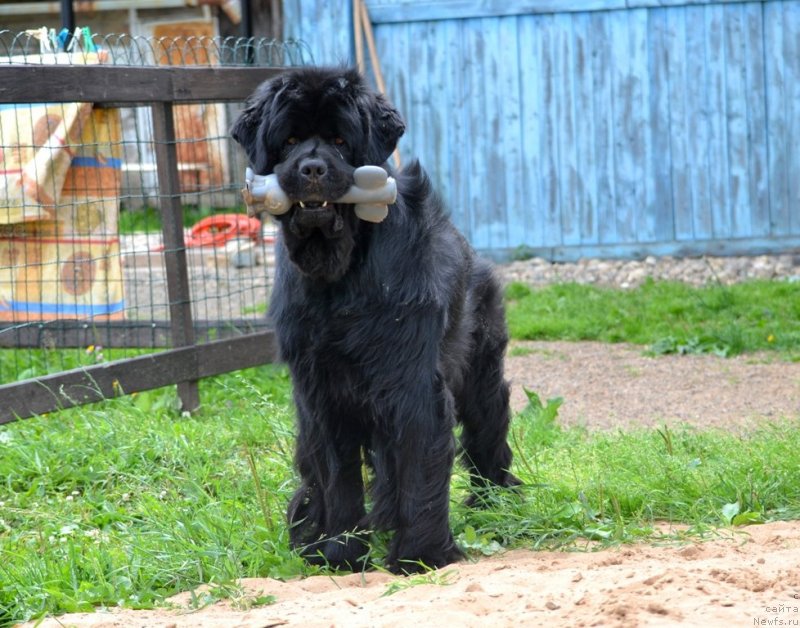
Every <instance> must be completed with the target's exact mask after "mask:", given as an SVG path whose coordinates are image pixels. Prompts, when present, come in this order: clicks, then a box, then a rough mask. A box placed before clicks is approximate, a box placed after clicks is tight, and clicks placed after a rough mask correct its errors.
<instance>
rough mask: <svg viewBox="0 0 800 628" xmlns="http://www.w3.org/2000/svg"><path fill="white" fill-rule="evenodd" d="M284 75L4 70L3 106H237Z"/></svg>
mask: <svg viewBox="0 0 800 628" xmlns="http://www.w3.org/2000/svg"><path fill="white" fill-rule="evenodd" d="M281 72H283V69H282V68H262V67H249V68H241V67H224V66H221V67H213V68H208V67H145V68H141V67H131V66H113V65H109V66H104V65H97V66H86V65H59V66H53V65H33V64H27V65H0V102H3V103H35V102H61V101H69V102H104V103H113V104H115V105H133V104H152V103H168V102H169V103H188V102H201V101H203V102H237V101H240V100H244V99H245V98H247V97H248V96H249V95H250V94H251V93H252V92H253V90H254V89H255V87H256V86H257V85H258V84H259V83H261V82H262V81H265V80H267V79H269V78H272V77H274V76H277V75H278V74H280V73H281Z"/></svg>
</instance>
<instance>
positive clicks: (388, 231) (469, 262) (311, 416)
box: [231, 68, 519, 572]
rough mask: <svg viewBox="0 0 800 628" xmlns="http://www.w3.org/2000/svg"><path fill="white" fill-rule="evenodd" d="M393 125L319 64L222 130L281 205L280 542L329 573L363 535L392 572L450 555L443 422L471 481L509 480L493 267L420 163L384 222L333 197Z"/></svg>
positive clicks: (359, 84)
mask: <svg viewBox="0 0 800 628" xmlns="http://www.w3.org/2000/svg"><path fill="white" fill-rule="evenodd" d="M404 130H405V125H404V123H403V120H402V119H401V117H400V115H399V114H398V112H397V111H396V110H395V109H394V108H393V107H392V106H391V105H390V104H389V103H388V102H387V101H386V100H385V99H384V98H383V97H382V96H381V95H378V94H376V93H374V92H373V91H371V90H370V89H369V88H368V87H367V86H366V84H365V83H364V81H363V80H362V78H361V77H360V76H359V74H358V73H357V72H356V71H354V70H344V69H332V68H305V69H299V70H292V71H288V72H286V73H284V74H282V75H281V76H279V77H278V78H275V79H273V80H270V81H268V82H266V83H264V84H263V85H261V86H260V87H259V88H258V89H257V90H256V91H255V93H254V94H253V95H252V96H251V98H250V99H249V100H248V102H247V103H246V105H245V109H244V110H243V112H242V113H241V114H240V116H239V118H238V119H237V120H236V122H235V123H234V125H233V127H232V129H231V135H232V136H233V138H234V139H235V140H236V141H237V142H239V143H240V144H241V145H242V146H243V147H244V149H245V151H246V152H247V156H248V158H249V161H250V165H251V167H252V168H253V170H254V171H255V172H256V173H257V174H260V175H266V174H270V173H273V172H274V173H275V174H277V176H278V180H279V182H280V187H281V188H282V189H283V190H284V192H285V193H286V194H287V195H288V197H289V198H290V199H291V202H292V203H293V205H292V207H291V208H290V209H289V210H288V211H287V212H286V213H284V214H282V215H280V216H278V217H277V219H278V221H279V223H280V232H281V237H280V241H279V243H278V245H277V253H276V255H277V262H276V274H275V284H274V289H273V292H272V297H271V304H270V315H271V317H272V320H273V322H274V324H275V328H276V333H277V338H278V344H279V347H280V351H281V356H282V358H283V359H284V360H285V361H286V362H287V363H288V365H289V368H290V371H291V375H292V379H293V383H294V397H295V403H296V405H297V420H298V426H297V450H296V459H295V462H296V465H297V469H298V472H299V474H300V478H301V484H300V487H299V488H298V489H297V492H296V493H295V495H294V497H293V499H292V500H291V503H290V505H289V509H288V520H289V524H290V526H291V529H290V540H291V544H292V546H293V547H294V548H296V549H297V550H298V551H300V552H301V553H302V555H303V556H304V557H305V558H306V559H307V560H309V561H310V562H314V563H318V564H328V565H331V566H333V567H336V568H344V569H360V568H363V567H364V566H365V561H366V560H367V556H368V552H369V545H368V537H369V531H372V530H381V531H391V532H393V537H392V541H391V544H390V547H389V553H388V556H387V558H386V566H387V567H388V568H389V569H391V570H393V571H396V572H403V571H405V572H414V571H419V570H421V569H424V568H425V567H440V566H442V565H445V564H447V563H450V562H452V561H455V560H458V559H459V558H461V557H462V553H461V551H460V550H459V548H458V546H457V545H456V543H455V542H454V540H453V535H452V532H451V530H450V526H449V522H448V510H449V499H450V494H449V486H450V476H451V472H452V466H453V460H454V458H455V455H456V444H455V439H454V435H453V428H454V427H455V425H456V422H460V423H461V425H462V431H461V451H462V456H463V460H464V463H465V464H466V466H467V467H468V469H469V471H470V474H471V477H472V483H473V486H474V487H476V488H480V487H483V486H486V485H487V484H495V485H499V486H513V485H516V484H518V483H519V481H518V480H517V479H516V478H515V477H514V476H513V475H512V474H511V473H510V472H509V470H508V469H509V467H510V465H511V450H510V449H509V447H508V444H507V442H506V436H507V432H508V424H509V407H508V384H507V383H506V382H505V380H504V379H503V354H504V350H505V347H506V342H507V333H506V326H505V318H504V311H503V305H502V300H501V291H500V288H499V285H498V283H497V281H496V280H495V279H494V278H493V275H492V272H491V269H490V267H489V266H488V265H487V264H486V263H484V262H483V261H481V260H479V259H478V258H476V256H475V254H474V253H473V251H472V249H471V248H470V246H469V245H468V244H467V242H466V241H465V239H464V238H463V237H462V236H461V235H460V234H459V232H458V231H457V230H456V229H455V227H454V226H453V224H452V223H451V222H450V220H449V219H448V217H447V216H446V215H445V212H444V211H443V209H442V205H441V202H440V201H439V199H438V198H437V197H436V195H435V194H434V193H433V191H432V190H431V184H430V182H429V180H428V178H427V176H426V175H425V173H424V172H423V170H422V168H421V167H420V166H419V164H418V163H416V162H414V163H411V164H409V165H408V166H407V167H406V168H405V169H404V170H403V171H402V172H400V173H399V174H397V175H396V178H397V187H398V196H397V201H396V203H395V204H393V205H391V206H390V207H389V214H388V217H387V218H386V219H385V220H384V221H383V222H380V223H373V222H366V221H364V220H360V219H359V218H358V217H357V216H356V215H355V213H354V208H353V205H350V204H341V203H334V202H332V201H333V200H334V199H338V198H340V197H341V196H342V195H343V194H344V192H345V191H346V190H347V189H348V188H349V187H350V186H351V185H352V184H353V171H354V169H355V168H356V167H358V166H362V165H366V164H373V165H384V164H385V162H386V160H387V158H388V157H389V155H390V154H391V153H392V151H393V150H394V148H395V145H396V143H397V140H398V139H399V138H400V136H401V135H402V134H403V132H404ZM363 463H366V464H367V465H368V467H369V468H370V469H371V473H370V478H371V479H370V481H369V486H368V487H365V483H364V474H363V472H362V465H363ZM367 489H368V490H369V495H370V500H369V501H370V502H371V508H370V509H369V512H367V508H366V506H365V490H367Z"/></svg>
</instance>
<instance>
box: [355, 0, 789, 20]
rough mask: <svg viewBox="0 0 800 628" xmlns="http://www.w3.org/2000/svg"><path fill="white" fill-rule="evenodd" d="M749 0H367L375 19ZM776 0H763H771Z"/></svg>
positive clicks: (618, 8) (603, 8) (455, 16)
mask: <svg viewBox="0 0 800 628" xmlns="http://www.w3.org/2000/svg"><path fill="white" fill-rule="evenodd" d="M748 1H751V0H400V1H398V0H367V6H368V7H369V10H370V14H371V15H372V19H373V20H374V21H375V22H377V23H389V22H413V21H429V20H449V19H463V18H481V17H501V16H512V15H534V14H552V13H581V12H587V11H616V10H622V9H639V8H658V7H682V6H688V5H708V4H733V3H739V2H748ZM773 1H777V0H764V2H773Z"/></svg>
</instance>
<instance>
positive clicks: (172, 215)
mask: <svg viewBox="0 0 800 628" xmlns="http://www.w3.org/2000/svg"><path fill="white" fill-rule="evenodd" d="M152 112H153V140H154V142H155V153H156V167H157V169H158V187H159V193H160V195H161V216H162V232H163V237H164V265H165V267H166V271H167V293H168V296H169V319H170V327H171V330H172V341H173V343H174V345H175V346H176V347H185V346H188V345H193V344H194V327H193V326H192V297H191V293H190V287H189V272H188V267H187V264H186V245H185V243H184V239H183V207H182V205H181V189H180V187H181V186H180V176H179V174H178V155H177V148H176V146H175V137H176V136H175V120H174V107H173V105H172V103H155V104H153V105H152ZM187 367H188V368H187V370H191V365H187ZM197 379H198V378H193V379H187V380H184V381H182V382H179V383H178V394H179V396H180V398H181V403H182V406H183V410H184V411H187V412H192V411H193V410H195V409H196V408H197V407H199V406H200V389H199V387H198V385H197Z"/></svg>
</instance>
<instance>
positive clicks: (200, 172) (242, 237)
mask: <svg viewBox="0 0 800 628" xmlns="http://www.w3.org/2000/svg"><path fill="white" fill-rule="evenodd" d="M310 61H311V58H310V55H309V54H308V52H307V50H306V48H305V47H304V46H303V45H302V44H301V43H299V42H275V41H271V40H262V39H255V40H254V39H241V38H226V39H219V38H206V37H179V38H158V39H155V38H144V37H131V36H127V35H107V36H99V35H96V34H90V33H88V31H86V30H85V29H82V30H80V31H76V32H75V33H74V34H72V35H71V36H68V37H64V36H62V37H61V38H59V37H58V35H56V34H55V33H54V32H52V31H47V30H46V29H39V30H36V31H27V32H25V33H11V32H8V31H0V71H2V67H3V66H4V65H15V66H18V65H19V64H24V65H31V66H34V65H45V66H50V65H70V66H84V65H100V66H109V65H110V66H130V67H137V68H141V67H156V68H157V67H163V66H169V67H172V68H176V69H177V70H180V69H182V68H189V67H198V66H199V67H214V68H225V67H252V66H260V67H273V68H277V67H284V66H289V65H302V64H305V63H308V62H310ZM115 76H116V75H115ZM120 76H121V75H120ZM255 86H256V85H255V84H253V85H252V86H249V88H250V89H252V88H255ZM53 89H54V92H53V100H54V101H58V102H52V103H48V102H41V99H39V100H36V101H31V102H26V100H25V90H24V88H22V87H18V88H16V89H15V93H16V96H15V97H14V98H13V100H12V99H8V98H7V97H6V98H4V97H2V96H0V384H8V383H9V382H15V381H20V380H26V379H30V378H33V377H40V376H42V375H45V374H48V373H56V372H59V371H63V370H66V369H70V368H74V367H79V366H87V365H93V364H97V363H107V362H109V361H113V360H118V359H121V358H126V357H131V356H135V355H138V354H141V353H143V352H147V351H154V350H158V349H160V348H164V347H169V346H172V345H174V344H175V342H174V338H172V334H171V333H170V330H171V329H173V330H174V326H173V325H174V321H173V324H172V325H171V323H170V318H171V316H173V314H172V312H174V306H175V302H174V300H175V296H174V295H175V291H174V290H172V289H170V286H169V282H170V281H171V279H170V277H169V272H168V266H169V263H168V260H170V259H172V257H171V255H172V256H173V257H174V256H175V254H176V253H180V255H181V257H182V256H183V255H184V254H185V260H186V269H187V271H188V272H187V275H188V283H189V286H188V294H190V299H191V323H192V325H193V326H194V327H195V328H196V330H197V331H196V333H195V334H194V336H195V341H196V342H208V341H211V340H214V339H217V338H220V337H222V336H225V335H226V334H237V333H243V332H246V331H248V330H253V329H261V328H263V327H264V325H265V321H264V318H265V311H266V305H267V300H268V293H269V285H270V272H269V269H270V267H271V259H272V247H271V244H272V235H273V234H272V229H273V228H272V226H271V225H269V224H262V223H261V222H259V221H258V220H255V219H251V218H247V217H246V216H245V215H244V211H245V210H244V207H243V204H242V201H241V196H240V192H239V191H240V189H241V185H242V178H243V173H244V168H245V163H244V157H243V155H242V154H241V152H240V151H239V150H238V149H237V148H236V147H235V146H234V145H233V143H232V141H231V140H230V139H229V137H228V135H227V129H228V127H229V124H230V122H231V121H232V118H233V116H234V115H235V112H236V110H237V109H238V108H239V105H238V104H237V103H231V102H224V100H226V99H220V100H217V101H211V100H209V101H195V102H187V103H185V104H176V105H175V106H174V107H171V108H170V111H171V113H172V118H173V120H174V137H172V138H170V140H169V142H170V144H171V145H172V147H174V153H172V154H173V156H174V160H175V161H176V164H174V166H175V171H176V172H177V188H178V190H179V198H180V204H179V211H178V213H179V214H182V225H183V227H184V228H185V231H184V233H183V243H182V246H180V247H179V248H180V249H181V251H176V250H175V248H176V247H175V245H174V243H173V244H170V243H169V242H165V240H164V233H166V231H165V221H167V220H171V219H174V218H175V215H174V214H175V211H174V208H175V206H176V205H175V202H174V201H175V199H174V196H175V195H174V194H169V193H167V192H165V185H164V183H165V182H164V181H163V180H161V179H162V178H163V177H164V176H165V175H164V172H165V171H164V170H163V168H164V164H163V163H161V164H159V153H160V152H162V153H163V151H160V147H159V141H158V140H157V139H156V135H155V133H154V120H153V116H154V109H153V108H151V107H150V106H146V103H147V102H148V94H142V98H141V101H142V102H141V106H116V105H115V104H114V103H113V86H112V89H111V93H112V96H111V97H109V102H99V103H98V102H95V103H86V102H79V101H76V102H70V101H64V93H65V92H64V91H63V90H60V89H57V87H56V86H54V87H53ZM39 91H41V86H39ZM20 94H21V95H20ZM227 100H230V99H227ZM162 142H163V140H162ZM162 161H163V159H162ZM170 208H172V209H170ZM168 211H169V212H172V214H169V215H168ZM184 246H185V253H184ZM172 280H173V281H174V278H173V279H172Z"/></svg>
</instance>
